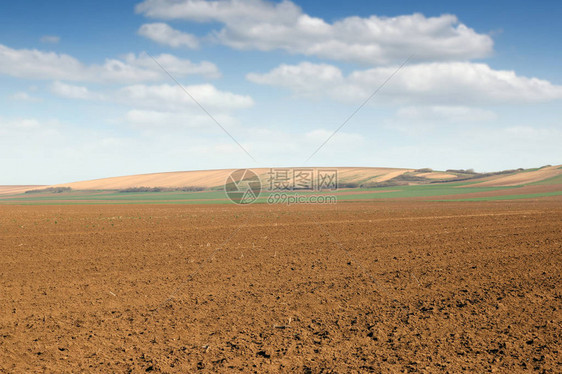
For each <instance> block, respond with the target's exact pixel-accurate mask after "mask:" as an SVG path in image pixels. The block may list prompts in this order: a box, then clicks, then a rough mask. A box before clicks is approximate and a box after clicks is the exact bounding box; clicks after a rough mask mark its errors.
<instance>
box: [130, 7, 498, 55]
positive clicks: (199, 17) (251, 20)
mask: <svg viewBox="0 0 562 374" xmlns="http://www.w3.org/2000/svg"><path fill="white" fill-rule="evenodd" d="M136 11H137V12H138V13H142V14H144V15H145V16H147V17H150V18H156V19H164V20H172V19H181V20H187V21H196V22H219V23H222V24H223V27H222V28H221V29H220V30H215V32H214V33H213V34H212V35H213V36H214V38H215V39H216V40H217V41H218V42H220V43H222V44H225V45H227V46H230V47H232V48H236V49H257V50H262V51H270V50H275V49H280V50H285V51H287V52H289V53H294V54H303V55H307V56H317V57H321V58H327V59H332V60H339V61H351V62H359V63H364V64H371V65H372V64H388V63H392V62H397V61H401V60H404V59H406V58H407V57H408V56H410V55H415V58H416V59H418V60H468V59H473V58H480V57H485V56H487V55H489V54H490V53H491V52H492V50H493V41H492V39H491V37H490V36H488V35H485V34H479V33H477V32H476V31H474V30H473V29H471V28H469V27H467V26H466V25H464V24H462V23H460V22H459V21H458V19H457V17H456V16H454V15H450V14H444V15H441V16H439V17H425V16H424V15H422V14H419V13H415V14H411V15H402V16H398V17H378V16H375V15H372V16H370V17H366V18H363V17H358V16H353V17H347V18H344V19H341V20H337V21H335V22H333V23H330V22H327V21H325V20H323V19H321V18H317V17H312V16H310V15H308V14H305V13H304V12H303V11H302V9H301V8H300V7H298V6H297V5H295V4H294V3H293V2H291V1H288V0H283V1H281V2H279V3H274V2H270V1H265V0H247V1H240V0H213V1H206V0H183V1H177V0H145V1H144V2H142V3H140V4H139V5H137V7H136Z"/></svg>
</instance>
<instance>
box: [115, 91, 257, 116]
mask: <svg viewBox="0 0 562 374" xmlns="http://www.w3.org/2000/svg"><path fill="white" fill-rule="evenodd" d="M185 89H186V90H187V91H188V92H189V93H190V94H191V95H192V96H193V97H194V98H195V99H196V100H197V101H198V102H199V103H200V104H201V105H202V106H203V107H205V108H209V109H211V110H221V111H230V110H236V109H244V108H249V107H251V106H253V105H254V101H253V100H252V98H251V97H250V96H245V95H238V94H234V93H231V92H227V91H221V90H219V89H217V88H216V87H215V86H213V85H211V84H201V85H191V86H185ZM116 97H117V99H118V100H120V101H122V102H125V103H129V104H131V105H132V106H135V107H142V108H145V109H152V110H158V111H179V112H181V111H185V110H189V109H190V108H196V107H197V104H195V103H194V102H193V100H192V99H191V98H190V97H189V96H188V95H187V94H186V93H185V92H184V91H183V90H182V88H180V87H179V86H177V85H168V84H162V85H144V84H137V85H132V86H127V87H123V88H121V89H120V90H119V91H118V92H117V93H116ZM197 110H200V109H199V108H197Z"/></svg>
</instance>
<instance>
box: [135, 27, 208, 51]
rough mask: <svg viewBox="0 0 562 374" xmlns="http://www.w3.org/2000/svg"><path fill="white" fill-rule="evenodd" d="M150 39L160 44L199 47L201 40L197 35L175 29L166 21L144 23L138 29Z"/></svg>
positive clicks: (140, 33) (175, 46)
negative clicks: (199, 40)
mask: <svg viewBox="0 0 562 374" xmlns="http://www.w3.org/2000/svg"><path fill="white" fill-rule="evenodd" d="M138 33H139V35H142V36H144V37H146V38H148V39H151V40H153V41H155V42H157V43H159V44H163V45H168V46H170V47H174V48H177V47H187V48H192V49H194V48H197V47H198V46H199V42H198V40H197V37H196V36H195V35H192V34H187V33H184V32H181V31H178V30H175V29H173V28H172V27H170V26H168V25H167V24H165V23H147V24H144V25H142V26H141V27H140V28H139V31H138Z"/></svg>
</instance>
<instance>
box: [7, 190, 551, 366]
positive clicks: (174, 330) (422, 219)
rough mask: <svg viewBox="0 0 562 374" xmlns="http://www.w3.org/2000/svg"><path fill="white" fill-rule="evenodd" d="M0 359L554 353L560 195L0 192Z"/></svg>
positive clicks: (487, 361)
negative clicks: (151, 198) (33, 200)
mask: <svg viewBox="0 0 562 374" xmlns="http://www.w3.org/2000/svg"><path fill="white" fill-rule="evenodd" d="M0 208H1V209H0V284H1V285H2V287H1V288H0V299H1V303H0V372H3V373H23V372H68V373H71V372H72V373H75V372H101V373H109V372H134V373H141V372H142V373H144V372H151V371H152V372H183V373H187V372H303V373H307V372H312V373H319V372H337V373H348V372H427V373H429V372H450V373H457V372H463V371H465V372H489V371H490V372H494V371H497V372H504V373H513V372H525V371H532V370H535V371H538V372H546V373H559V372H561V370H562V336H561V335H562V330H561V324H562V299H561V296H562V287H561V286H560V284H561V280H562V279H561V269H562V253H561V246H562V225H561V222H562V199H560V198H554V199H548V200H537V201H522V200H520V201H515V202H513V201H511V202H486V203H480V202H478V203H474V202H462V203H461V202H440V203H437V202H423V201H408V202H376V203H348V204H344V203H340V204H337V205H330V206H307V205H301V206H297V205H294V206H289V207H287V206H269V205H265V204H263V205H255V206H233V205H220V206H193V205H192V206H185V205H168V206H157V205H149V206H147V205H134V206H105V205H101V206H2V207H0Z"/></svg>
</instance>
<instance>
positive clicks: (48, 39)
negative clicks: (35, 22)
mask: <svg viewBox="0 0 562 374" xmlns="http://www.w3.org/2000/svg"><path fill="white" fill-rule="evenodd" d="M40 40H41V43H50V44H57V43H58V42H60V36H56V35H43V36H42V37H41V39H40Z"/></svg>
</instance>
